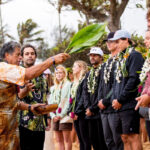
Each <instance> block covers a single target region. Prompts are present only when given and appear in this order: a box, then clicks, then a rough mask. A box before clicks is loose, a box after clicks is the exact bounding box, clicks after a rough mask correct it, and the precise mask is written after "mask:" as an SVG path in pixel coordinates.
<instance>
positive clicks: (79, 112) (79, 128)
mask: <svg viewBox="0 0 150 150" xmlns="http://www.w3.org/2000/svg"><path fill="white" fill-rule="evenodd" d="M72 70H73V75H74V82H73V84H72V87H71V94H70V95H71V96H70V100H69V102H70V106H69V111H68V113H69V115H70V116H71V118H73V119H74V127H75V130H76V132H77V136H78V138H79V142H80V150H91V146H90V141H89V136H88V134H87V133H88V128H87V123H86V120H85V109H84V106H83V101H84V100H83V84H84V76H85V74H86V73H87V71H88V67H87V64H86V63H85V62H84V61H81V60H78V61H75V62H74V65H73V68H72Z"/></svg>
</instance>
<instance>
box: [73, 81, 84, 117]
mask: <svg viewBox="0 0 150 150" xmlns="http://www.w3.org/2000/svg"><path fill="white" fill-rule="evenodd" d="M84 80H85V79H84ZM84 80H83V81H82V82H81V84H80V85H79V86H78V89H77V92H76V97H75V99H76V103H75V114H76V115H80V113H81V112H84V111H85V108H84V105H83V104H84V95H83V84H84Z"/></svg>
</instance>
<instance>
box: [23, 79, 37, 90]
mask: <svg viewBox="0 0 150 150" xmlns="http://www.w3.org/2000/svg"><path fill="white" fill-rule="evenodd" d="M34 86H35V85H34V84H33V83H31V82H29V81H25V88H26V90H27V91H32V92H33V91H34V89H33V88H34Z"/></svg>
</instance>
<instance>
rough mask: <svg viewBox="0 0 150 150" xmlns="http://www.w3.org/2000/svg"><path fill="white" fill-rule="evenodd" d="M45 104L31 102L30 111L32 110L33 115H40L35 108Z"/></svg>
mask: <svg viewBox="0 0 150 150" xmlns="http://www.w3.org/2000/svg"><path fill="white" fill-rule="evenodd" d="M45 105H46V104H41V103H37V104H32V105H31V112H33V113H34V114H35V115H42V114H41V113H39V112H38V111H37V110H36V108H37V107H39V106H45Z"/></svg>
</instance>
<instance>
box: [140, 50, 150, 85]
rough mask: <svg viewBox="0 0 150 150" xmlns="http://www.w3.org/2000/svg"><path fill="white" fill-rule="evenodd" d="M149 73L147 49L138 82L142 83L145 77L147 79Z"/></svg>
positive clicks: (149, 59)
mask: <svg viewBox="0 0 150 150" xmlns="http://www.w3.org/2000/svg"><path fill="white" fill-rule="evenodd" d="M149 71H150V49H149V52H148V56H147V58H146V60H145V62H144V65H143V67H142V71H141V74H140V81H141V82H142V83H144V81H145V80H146V77H147V73H148V72H149Z"/></svg>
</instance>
